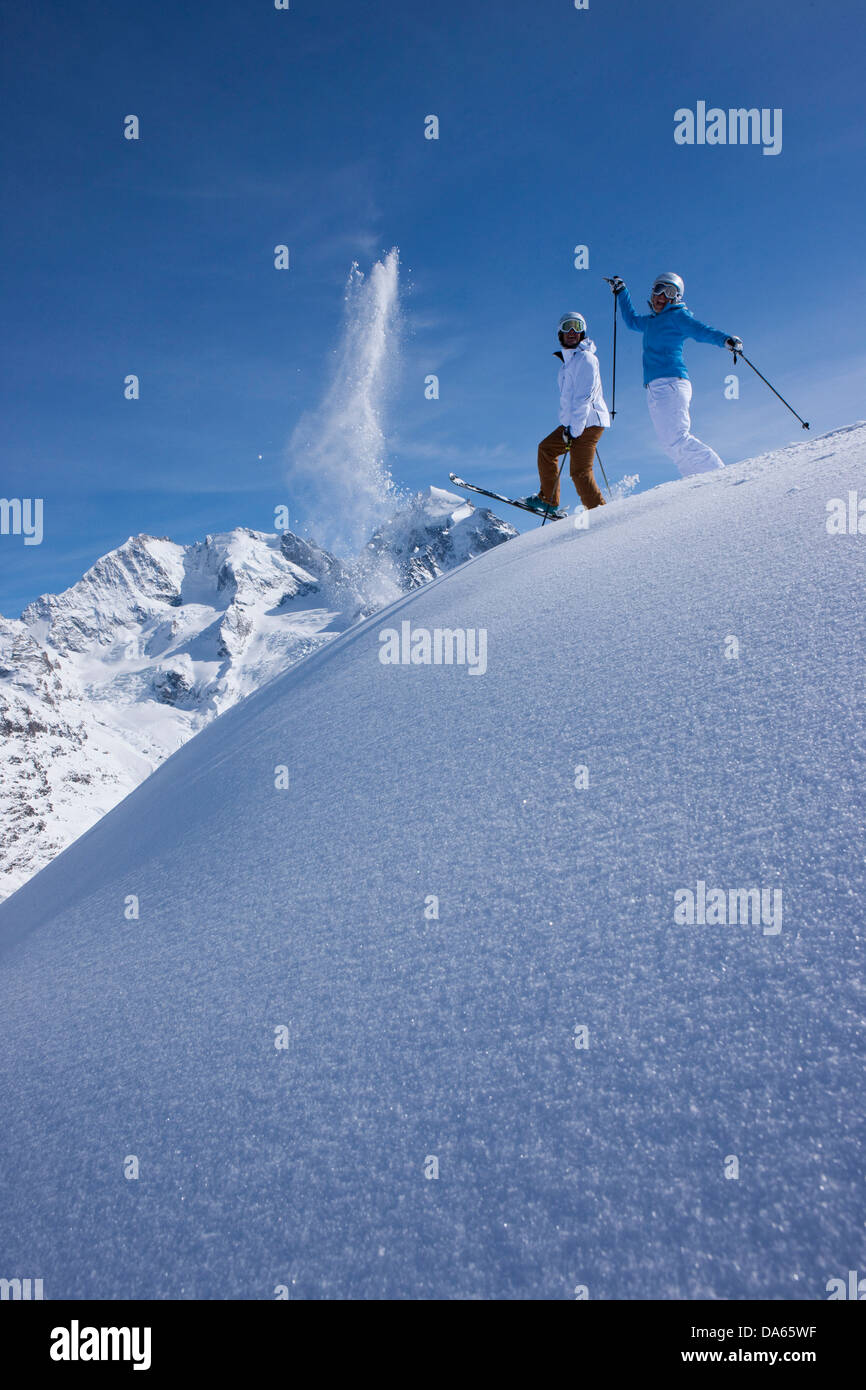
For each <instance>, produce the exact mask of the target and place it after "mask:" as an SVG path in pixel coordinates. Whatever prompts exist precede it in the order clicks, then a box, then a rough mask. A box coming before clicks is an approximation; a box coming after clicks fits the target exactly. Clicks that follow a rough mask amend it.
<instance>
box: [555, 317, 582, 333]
mask: <svg viewBox="0 0 866 1390" xmlns="http://www.w3.org/2000/svg"><path fill="white" fill-rule="evenodd" d="M559 331H560V333H585V332H586V324H585V323H584V322H583V319H565V321H564V322H563V323H561V324H560V325H559Z"/></svg>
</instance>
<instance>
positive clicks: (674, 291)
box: [651, 270, 686, 304]
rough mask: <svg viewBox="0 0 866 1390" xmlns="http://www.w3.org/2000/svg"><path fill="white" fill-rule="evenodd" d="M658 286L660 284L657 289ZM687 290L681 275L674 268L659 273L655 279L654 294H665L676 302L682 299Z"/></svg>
mask: <svg viewBox="0 0 866 1390" xmlns="http://www.w3.org/2000/svg"><path fill="white" fill-rule="evenodd" d="M656 286H660V288H659V289H658V290H657V289H656ZM685 292H686V287H685V285H684V284H683V282H682V279H681V278H680V276H679V275H675V274H674V272H673V271H672V270H663V271H662V273H661V275H657V276H656V278H655V279H654V280H653V287H652V291H651V293H652V294H656V293H658V294H664V295H666V296H667V298H668V299H672V300H673V302H674V303H675V304H679V303H680V302H681V301H682V297H683V295H684V294H685Z"/></svg>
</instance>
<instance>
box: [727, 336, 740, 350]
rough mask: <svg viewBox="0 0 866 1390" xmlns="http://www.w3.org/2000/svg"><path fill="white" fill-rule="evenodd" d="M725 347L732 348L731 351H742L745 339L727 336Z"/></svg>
mask: <svg viewBox="0 0 866 1390" xmlns="http://www.w3.org/2000/svg"><path fill="white" fill-rule="evenodd" d="M725 347H726V348H730V349H731V352H742V351H743V341H742V339H741V338H726V339H725Z"/></svg>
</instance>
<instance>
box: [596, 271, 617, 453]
mask: <svg viewBox="0 0 866 1390" xmlns="http://www.w3.org/2000/svg"><path fill="white" fill-rule="evenodd" d="M601 278H602V280H606V281H607V283H608V284H609V285H612V284H613V280H612V279H611V278H610V276H608V275H602V277H601ZM616 304H617V295H614V297H613V380H612V382H611V387H610V419H611V424H613V421H614V418H615V416H616ZM599 463H601V459H599ZM602 471H604V470H602Z"/></svg>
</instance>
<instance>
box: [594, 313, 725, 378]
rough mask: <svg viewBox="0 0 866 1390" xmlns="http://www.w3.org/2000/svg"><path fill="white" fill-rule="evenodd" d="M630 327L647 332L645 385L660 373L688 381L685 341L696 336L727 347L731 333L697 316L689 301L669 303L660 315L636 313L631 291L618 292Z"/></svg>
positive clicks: (626, 324)
mask: <svg viewBox="0 0 866 1390" xmlns="http://www.w3.org/2000/svg"><path fill="white" fill-rule="evenodd" d="M617 299H618V300H619V307H620V309H621V310H622V321H623V323H624V324H625V326H626V328H633V329H634V330H635V332H637V333H642V334H643V384H644V386H648V385H649V383H650V382H651V381H655V379H656V377H660V376H679V377H685V379H686V380H688V376H689V374H688V372H687V371H686V364H685V362H684V361H683V343H684V342H685V340H686V338H694V339H696V341H697V342H699V343H715V344H716V347H724V346H725V339H726V338H728V337H730V334H728V333H723V332H722V330H721V329H720V328H710V325H709V324H708V323H701V321H700V319H696V318H695V316H694V314H693V313H692V312H691V310H690V309H687V308H686V306H685V304H668V305H666V306H665V308H664V309H662V311H661V313H660V314H636V313H635V311H634V305H633V304H632V302H631V295H630V294H629V292H628V290H625V289H624V290H621V291H620V293H619V294H618V295H617Z"/></svg>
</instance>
